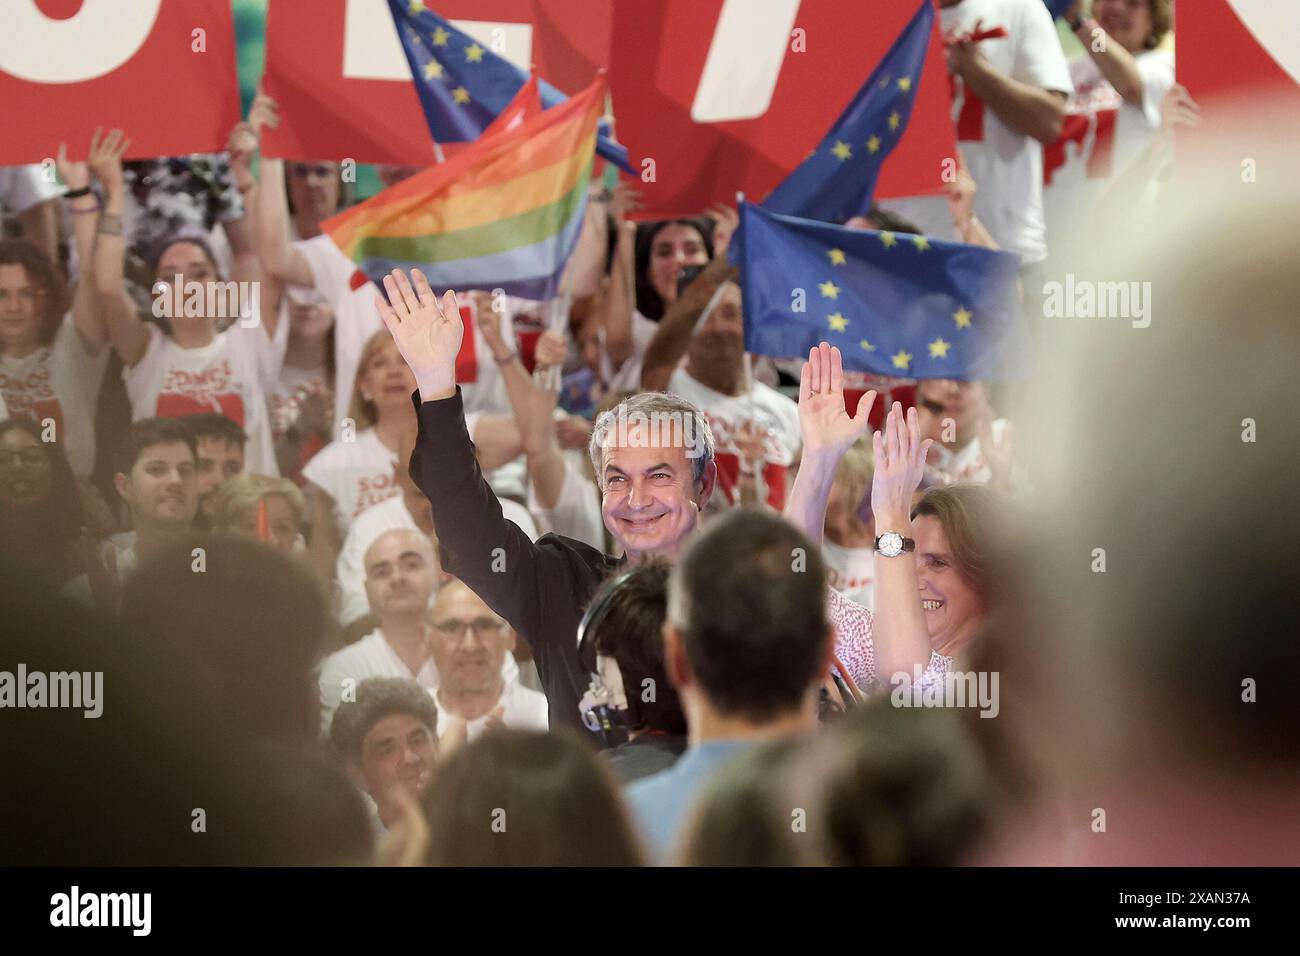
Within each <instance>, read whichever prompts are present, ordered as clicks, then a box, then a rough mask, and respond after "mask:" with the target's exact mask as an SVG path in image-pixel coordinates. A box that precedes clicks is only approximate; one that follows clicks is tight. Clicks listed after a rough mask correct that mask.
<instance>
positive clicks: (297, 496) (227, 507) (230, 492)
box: [210, 473, 307, 554]
mask: <svg viewBox="0 0 1300 956" xmlns="http://www.w3.org/2000/svg"><path fill="white" fill-rule="evenodd" d="M259 513H260V514H261V515H263V516H264V517H262V518H259ZM306 515H307V502H306V499H304V498H303V494H302V491H301V490H299V488H298V486H297V485H295V484H294V483H293V482H292V481H290V480H289V479H288V478H270V477H268V476H266V475H256V474H252V473H244V474H242V475H236V476H235V477H233V478H231V479H229V480H228V481H226V482H224V483H223V484H222V485H221V486H220V487H219V488H217V490H216V492H214V493H213V495H212V500H211V512H210V517H211V519H212V530H213V531H215V532H218V533H220V532H229V533H230V534H237V535H242V536H243V537H246V538H255V539H259V540H263V538H262V536H263V535H269V537H267V538H265V539H264V540H265V541H266V543H267V544H270V545H271V546H272V547H274V548H275V549H276V550H278V551H283V552H284V553H285V554H291V553H293V551H294V548H295V546H296V545H297V543H298V538H299V536H300V535H301V534H302V531H303V525H304V522H305V520H306ZM259 521H260V522H261V523H263V524H264V527H262V528H259V527H258V524H259Z"/></svg>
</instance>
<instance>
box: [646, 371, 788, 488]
mask: <svg viewBox="0 0 1300 956" xmlns="http://www.w3.org/2000/svg"><path fill="white" fill-rule="evenodd" d="M668 391H669V392H670V393H671V394H673V395H676V396H678V397H679V398H684V399H686V400H687V401H688V402H691V403H692V404H694V405H695V406H696V407H697V408H699V409H700V410H701V411H703V412H704V414H705V415H707V416H708V418H709V425H710V426H711V427H712V429H713V441H714V450H715V460H716V461H717V463H718V487H717V489H716V490H715V491H714V494H715V495H723V496H725V497H727V498H728V499H729V500H731V501H733V502H736V501H737V500H738V499H737V498H736V497H735V489H736V482H737V478H738V475H739V472H740V455H739V452H738V449H737V447H736V444H735V441H734V435H735V434H736V430H737V429H738V428H739V427H740V426H741V425H742V424H743V423H745V422H747V421H749V420H750V418H751V417H752V418H753V419H754V420H755V423H756V424H757V425H758V427H759V428H761V429H763V430H764V431H765V432H766V436H767V437H766V440H765V442H764V455H763V480H764V481H765V482H766V483H767V503H768V504H769V505H771V506H772V507H773V508H776V509H777V510H778V511H779V510H781V509H782V508H784V507H785V495H786V490H787V489H786V469H787V468H788V467H789V466H790V465H791V464H793V463H794V460H795V458H796V457H798V454H799V447H800V444H801V440H802V439H801V437H800V433H799V406H798V405H796V404H795V403H794V402H792V401H791V400H790V399H788V398H786V397H785V396H784V395H782V394H781V393H780V392H778V391H777V390H776V389H774V388H771V387H769V386H767V385H764V384H763V383H762V382H755V383H754V386H753V389H752V391H751V392H750V395H749V396H733V395H723V394H722V393H721V392H716V391H714V390H713V389H711V388H709V387H708V386H706V385H703V384H701V383H700V382H698V381H696V380H695V379H694V378H692V377H691V376H690V375H689V374H688V373H687V371H686V370H685V369H684V368H679V369H677V370H676V371H675V372H673V374H672V378H670V379H669V380H668Z"/></svg>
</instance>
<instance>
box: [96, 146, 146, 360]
mask: <svg viewBox="0 0 1300 956" xmlns="http://www.w3.org/2000/svg"><path fill="white" fill-rule="evenodd" d="M101 132H102V130H100V129H98V128H97V129H96V130H95V133H94V135H93V136H92V137H91V139H90V158H89V159H88V160H87V163H88V164H89V166H90V170H91V172H93V173H94V174H95V175H96V176H97V177H99V181H100V183H101V184H102V185H103V187H104V209H103V211H102V212H101V213H100V216H99V225H98V227H97V234H96V236H95V249H94V252H93V254H92V268H91V274H92V275H93V276H94V285H95V297H96V301H97V305H98V306H99V314H100V315H101V316H102V318H103V322H104V326H105V328H106V329H107V331H108V340H109V342H111V343H112V345H113V350H114V351H115V352H117V355H118V357H119V358H120V359H121V360H122V364H123V365H124V366H126V367H127V368H132V367H134V366H135V365H136V363H137V362H139V361H140V359H142V358H143V357H144V351H145V349H146V348H147V347H148V345H149V330H148V329H146V328H145V325H144V322H142V321H141V320H140V317H139V316H138V315H136V314H135V306H134V305H133V304H132V302H131V299H130V297H129V296H128V295H127V293H126V276H125V271H124V270H125V262H126V238H125V237H124V236H123V235H122V206H123V202H124V200H125V196H126V185H125V181H124V179H123V176H122V157H123V156H124V155H125V154H126V151H127V149H128V148H129V147H130V145H131V141H130V140H129V139H127V138H126V137H125V136H124V135H123V134H122V131H121V130H120V129H115V130H112V131H111V132H109V133H108V134H107V135H105V136H104V137H103V139H101V138H100V133H101Z"/></svg>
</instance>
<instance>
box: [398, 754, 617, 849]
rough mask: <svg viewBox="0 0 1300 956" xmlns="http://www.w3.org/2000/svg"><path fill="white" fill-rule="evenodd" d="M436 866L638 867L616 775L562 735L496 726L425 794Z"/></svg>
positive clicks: (449, 761)
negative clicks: (614, 777) (613, 775)
mask: <svg viewBox="0 0 1300 956" xmlns="http://www.w3.org/2000/svg"><path fill="white" fill-rule="evenodd" d="M423 803H424V811H425V816H426V818H427V820H428V824H429V855H428V862H429V864H430V865H433V866H635V865H637V864H638V863H640V862H641V854H640V850H639V848H638V846H637V844H636V841H635V840H634V838H633V836H632V831H631V828H630V826H629V824H628V819H627V814H626V811H625V810H624V808H623V802H622V800H621V799H620V798H619V793H618V790H617V787H616V785H615V783H614V781H613V778H612V777H611V776H610V775H609V772H608V771H607V770H605V768H603V767H601V766H600V764H599V763H597V761H596V758H595V757H593V756H592V754H591V752H590V751H589V750H588V749H587V747H586V746H584V745H583V744H582V743H580V742H579V741H578V740H577V739H576V738H575V737H573V736H570V735H569V734H568V733H567V732H552V733H536V732H533V731H523V730H510V729H506V728H494V729H491V730H489V731H488V732H486V733H484V734H483V735H482V736H481V737H479V738H478V739H477V740H474V741H472V742H471V743H469V744H467V745H466V746H464V747H462V748H461V749H459V750H457V751H456V752H454V753H453V754H451V755H450V756H449V757H447V758H446V759H445V760H444V761H443V762H442V763H441V764H440V765H439V766H438V768H437V769H436V770H435V771H434V778H433V782H432V784H431V785H430V786H429V788H428V790H426V791H425V795H424V801H423Z"/></svg>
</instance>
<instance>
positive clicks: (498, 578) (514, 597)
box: [375, 269, 586, 654]
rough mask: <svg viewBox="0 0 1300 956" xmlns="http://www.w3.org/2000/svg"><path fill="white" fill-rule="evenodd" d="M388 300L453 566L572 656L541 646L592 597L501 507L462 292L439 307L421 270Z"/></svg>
mask: <svg viewBox="0 0 1300 956" xmlns="http://www.w3.org/2000/svg"><path fill="white" fill-rule="evenodd" d="M384 289H385V291H386V292H387V293H388V297H389V302H391V303H392V304H391V305H389V303H388V302H385V301H384V300H383V299H382V298H380V297H376V299H375V306H376V308H377V309H378V311H379V315H380V317H381V318H382V319H383V321H384V325H386V326H387V327H388V330H389V332H390V333H391V334H392V336H393V340H394V341H395V342H396V343H397V347H398V350H399V351H400V352H401V353H402V358H403V359H404V360H405V361H406V364H407V365H408V366H410V369H411V371H412V372H413V373H414V374H415V380H416V383H417V385H418V386H419V393H418V399H419V400H418V401H417V405H416V415H417V418H418V421H419V435H418V437H417V439H416V446H415V451H414V453H413V454H412V455H411V466H410V473H411V478H412V480H414V481H415V483H416V485H418V486H419V488H420V490H421V491H423V492H424V494H425V496H426V497H427V498H428V499H429V503H430V506H431V508H432V510H433V525H434V531H435V533H436V534H437V536H438V543H439V545H440V550H441V557H442V564H443V567H444V568H445V569H446V570H447V571H448V572H450V573H451V574H453V575H455V576H456V577H458V578H460V579H461V580H462V581H464V582H465V583H466V584H467V585H468V586H469V587H470V589H471V590H473V591H474V593H476V594H477V595H479V597H481V598H482V599H483V600H484V601H486V602H487V603H488V606H490V607H491V608H492V609H493V610H494V611H496V612H497V613H498V614H500V615H501V616H502V617H504V618H505V619H506V620H507V621H509V622H510V624H511V626H512V627H514V628H515V629H516V630H517V631H519V632H521V633H523V634H525V635H526V636H527V638H528V640H529V641H530V642H532V643H533V649H534V651H537V652H541V653H547V652H550V651H555V652H556V653H560V654H571V653H572V651H573V648H571V647H568V645H566V646H565V647H564V648H546V649H545V651H543V649H542V648H540V647H538V645H537V642H538V640H544V639H545V637H546V636H547V635H548V634H553V633H555V631H554V629H553V628H547V627H545V626H544V625H545V622H547V621H548V620H552V619H554V617H555V616H556V615H557V614H562V615H565V616H572V615H574V614H576V613H577V612H576V604H577V602H578V601H581V600H585V598H586V595H585V594H584V595H576V594H574V588H575V587H576V582H574V583H573V584H572V585H570V586H568V587H566V586H564V584H563V583H558V584H557V582H562V580H563V579H564V578H565V577H568V578H569V580H570V581H573V575H574V574H576V573H577V572H576V570H574V571H570V570H569V569H568V568H566V567H565V564H566V562H567V561H568V560H569V558H568V557H566V556H565V555H563V554H561V553H559V552H557V551H555V550H552V549H549V548H546V547H542V546H538V545H536V544H534V543H533V542H532V541H531V540H530V539H529V537H528V535H527V534H525V533H524V532H523V531H522V530H520V528H519V527H518V526H517V525H516V524H515V523H514V522H512V521H509V520H507V519H506V518H505V516H504V515H503V514H502V512H501V503H500V502H499V501H498V500H497V497H496V495H494V494H493V493H492V489H491V487H490V486H489V485H488V483H487V481H486V480H485V479H484V477H483V472H482V470H481V469H480V468H479V465H478V462H477V461H476V460H475V457H474V452H473V444H472V443H471V442H470V438H469V434H468V433H467V431H466V429H465V414H464V405H463V403H462V401H461V397H460V393H459V391H458V389H457V388H456V355H457V353H458V352H459V350H460V343H461V339H462V337H463V336H464V332H465V329H464V325H463V323H462V322H461V318H460V308H459V306H458V305H457V302H456V296H455V293H453V292H450V291H448V292H447V293H446V294H445V295H444V296H443V299H442V303H441V305H439V302H438V299H437V297H436V296H435V295H434V294H433V290H432V289H430V288H429V283H428V280H427V279H426V278H425V277H424V274H423V273H422V272H420V270H418V269H414V270H412V272H411V279H410V280H408V279H407V277H406V275H405V274H404V273H403V272H401V270H394V271H393V272H392V273H390V274H389V275H387V276H385V277H384Z"/></svg>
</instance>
